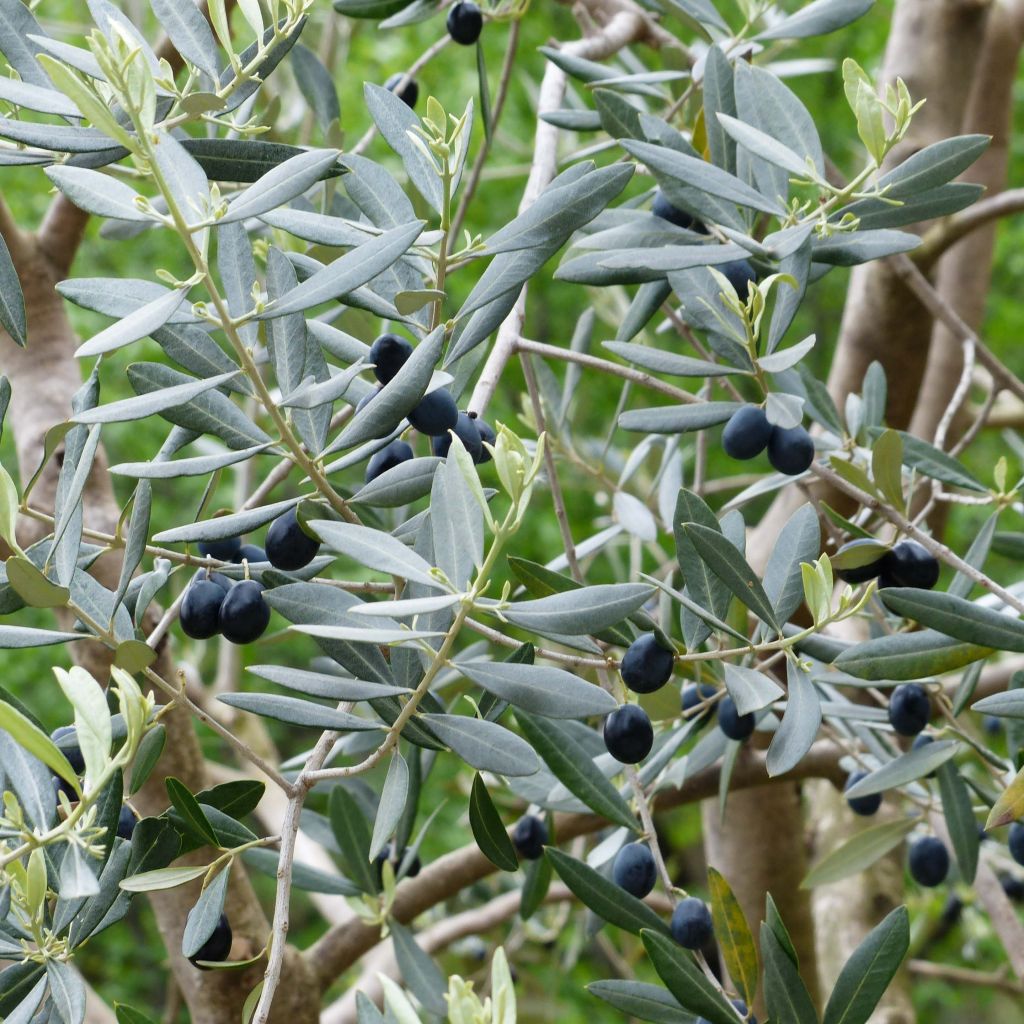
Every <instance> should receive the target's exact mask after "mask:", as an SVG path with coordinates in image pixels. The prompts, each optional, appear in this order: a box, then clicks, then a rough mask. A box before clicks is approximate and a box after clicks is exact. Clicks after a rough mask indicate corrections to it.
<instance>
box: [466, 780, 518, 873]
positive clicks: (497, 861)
mask: <svg viewBox="0 0 1024 1024" xmlns="http://www.w3.org/2000/svg"><path fill="white" fill-rule="evenodd" d="M469 825H470V828H471V829H472V830H473V838H474V839H475V840H476V845H477V846H479V847H480V850H481V852H482V853H483V855H484V856H485V857H486V858H487V859H488V860H489V861H490V862H491V863H492V864H493V865H494V866H495V867H497V868H500V869H501V870H502V871H515V870H517V869H518V867H519V859H518V857H516V850H515V847H514V846H513V845H512V840H511V839H509V836H508V832H507V831H506V830H505V825H504V823H503V822H502V820H501V816H500V815H499V814H498V809H497V808H496V807H495V806H494V802H493V801H492V800H491V796H490V794H489V793H488V792H487V786H486V785H485V783H484V780H483V779H482V778H481V776H480V774H479V773H477V775H475V776H474V777H473V788H472V790H471V792H470V796H469Z"/></svg>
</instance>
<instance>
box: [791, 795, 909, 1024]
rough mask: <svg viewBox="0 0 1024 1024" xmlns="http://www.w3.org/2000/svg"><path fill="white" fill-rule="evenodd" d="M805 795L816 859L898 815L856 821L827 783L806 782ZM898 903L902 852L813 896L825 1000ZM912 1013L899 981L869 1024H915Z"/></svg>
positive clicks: (821, 888) (900, 899) (899, 849)
mask: <svg viewBox="0 0 1024 1024" xmlns="http://www.w3.org/2000/svg"><path fill="white" fill-rule="evenodd" d="M806 785H807V795H808V801H809V803H810V805H811V806H812V807H813V808H814V814H813V818H812V820H813V826H814V831H813V844H814V849H815V856H816V857H817V858H820V857H822V856H823V855H824V854H825V853H828V852H829V851H830V850H833V849H835V848H836V847H837V846H839V845H840V843H843V842H845V841H847V840H849V839H850V838H851V837H852V836H853V835H855V834H856V832H857V831H863V829H865V828H869V827H870V826H872V825H877V824H879V822H880V821H881V820H885V818H886V817H888V818H889V819H893V818H895V817H897V816H898V814H899V811H898V810H897V809H896V808H895V807H893V808H890V809H889V810H888V813H887V809H886V807H885V806H884V805H883V809H882V811H881V812H880V813H879V814H878V815H876V816H875V817H874V818H870V819H868V818H858V817H857V816H856V815H854V813H853V812H852V811H851V810H850V809H849V807H847V805H846V801H845V800H844V799H843V795H842V793H840V792H839V790H838V789H836V787H835V786H834V785H832V783H831V782H825V781H816V780H811V781H809V782H808V783H807V784H806ZM902 902H903V847H902V846H899V847H897V849H896V851H895V852H894V853H891V854H888V855H887V856H885V857H883V858H882V859H881V860H880V861H877V862H876V863H875V864H873V865H872V866H871V867H870V868H869V869H868V870H867V871H861V872H858V873H857V874H855V875H852V876H851V877H850V878H845V879H843V880H842V881H841V882H834V883H833V884H832V885H823V886H819V887H818V888H816V889H815V890H814V904H813V906H814V926H815V934H816V936H817V942H816V945H817V952H818V973H819V976H820V979H821V988H822V991H823V992H824V993H825V994H826V995H827V994H828V993H829V992H830V991H831V990H832V987H833V986H834V985H835V982H836V979H837V978H838V977H839V972H840V971H841V970H842V968H843V964H845V963H846V961H847V959H848V958H849V956H850V954H851V953H852V952H853V951H854V950H855V949H856V948H857V946H859V945H860V943H861V942H862V941H863V939H864V937H865V936H866V935H867V933H868V932H869V931H871V929H872V928H874V927H875V925H876V924H878V922H879V921H881V920H882V918H883V917H885V915H886V914H888V913H889V911H891V910H893V909H895V908H896V907H898V906H899V905H900V904H901V903H902ZM916 1019H917V1018H916V1017H915V1015H914V1008H913V1005H912V1004H911V1002H910V993H909V989H908V987H907V986H906V984H901V983H900V980H899V978H897V980H896V981H895V982H894V983H893V984H892V985H890V986H889V988H888V989H887V990H886V993H885V995H884V996H883V997H882V1000H881V1002H880V1003H879V1004H878V1007H877V1008H876V1010H875V1012H874V1013H873V1014H872V1015H871V1018H870V1022H869V1024H915V1021H916Z"/></svg>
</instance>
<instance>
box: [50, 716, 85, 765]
mask: <svg viewBox="0 0 1024 1024" xmlns="http://www.w3.org/2000/svg"><path fill="white" fill-rule="evenodd" d="M68 736H70V737H74V739H73V741H70V742H65V743H61V742H60V741H61V740H62V739H65V737H68ZM50 739H51V740H53V742H54V743H56V744H57V746H58V747H60V752H61V753H62V754H63V755H64V756H65V757H66V758H67V760H68V764H69V765H71V768H72V770H73V771H74V773H75V774H76V775H81V774H82V772H84V771H85V758H84V757H83V756H82V748H81V747H80V746H79V745H78V733H76V732H75V727H74V726H73V725H61V726H59V727H58V728H56V729H54V730H53V732H51V733H50Z"/></svg>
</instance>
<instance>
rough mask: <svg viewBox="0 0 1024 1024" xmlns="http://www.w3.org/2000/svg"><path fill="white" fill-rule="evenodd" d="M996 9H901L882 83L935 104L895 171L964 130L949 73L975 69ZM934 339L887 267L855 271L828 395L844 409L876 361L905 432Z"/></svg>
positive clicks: (956, 2)
mask: <svg viewBox="0 0 1024 1024" xmlns="http://www.w3.org/2000/svg"><path fill="white" fill-rule="evenodd" d="M992 6H993V5H992V4H991V2H990V0H900V2H898V3H897V5H896V11H895V14H894V17H893V22H892V28H891V31H890V34H889V42H888V45H887V48H886V55H885V63H884V66H883V70H882V74H881V83H882V84H884V83H888V82H893V81H894V80H895V79H896V78H897V77H899V78H902V79H903V80H904V81H905V82H906V83H907V87H908V88H909V89H910V93H911V96H913V97H914V98H915V99H920V98H922V97H927V101H928V102H927V103H925V105H924V106H923V107H922V108H921V109H920V110H919V111H918V112H917V114H916V115H915V116H914V122H913V125H912V127H911V130H910V132H909V133H908V134H907V137H906V138H905V139H904V140H903V142H902V143H901V144H900V145H899V146H897V147H896V149H895V150H894V151H893V152H892V153H891V154H890V156H889V159H888V161H887V164H888V165H889V166H895V165H896V164H898V163H900V162H902V161H903V160H905V159H906V158H907V157H908V156H911V155H912V154H913V153H915V152H917V151H918V150H920V149H923V148H924V147H925V146H928V145H930V144H931V143H933V142H938V141H939V140H940V139H943V138H947V137H948V136H950V135H956V134H957V133H958V132H959V131H960V126H961V125H962V123H963V116H964V109H965V107H966V104H967V94H968V91H969V90H967V89H965V88H964V82H963V77H962V76H961V75H953V74H950V73H949V69H950V68H954V67H955V68H974V67H975V65H976V61H977V58H978V54H979V52H980V49H981V45H982V40H983V38H984V33H985V27H986V22H987V18H988V14H989V10H990V9H991V7H992ZM904 230H913V228H910V229H904ZM931 333H932V318H931V316H930V315H929V314H928V313H927V311H926V310H925V309H924V307H923V306H921V304H920V303H919V302H918V301H917V300H916V299H915V298H914V297H913V296H912V295H911V294H910V293H909V292H908V291H907V289H906V288H905V287H904V285H903V284H902V283H901V282H900V281H899V280H898V279H897V278H896V276H895V275H894V274H893V272H892V270H891V269H890V268H889V267H888V266H887V264H886V263H885V262H884V261H883V262H879V263H871V264H868V265H866V266H863V267H857V268H856V269H854V271H853V272H852V274H851V277H850V290H849V294H848V296H847V300H846V305H845V308H844V311H843V319H842V325H841V327H840V332H839V344H838V346H837V350H836V357H835V360H834V362H833V364H832V371H831V374H830V376H829V390H830V391H831V392H832V395H833V397H834V398H835V399H836V400H837V403H838V405H839V408H840V409H842V407H843V402H844V401H845V398H846V395H847V394H849V392H851V391H856V390H858V389H859V388H860V386H861V383H862V381H863V379H864V374H865V372H866V371H867V368H868V367H869V366H870V365H871V363H872V362H874V361H875V360H877V361H878V362H880V363H881V364H882V365H883V366H884V367H885V370H886V373H887V374H888V378H889V381H890V382H891V386H890V388H889V401H888V408H887V410H886V416H887V419H888V422H889V425H890V426H892V427H897V428H900V429H903V428H906V426H907V425H908V424H909V422H910V418H911V416H912V415H913V412H914V406H915V404H916V401H917V393H918V388H919V386H920V384H921V380H922V377H923V375H924V370H925V363H926V360H927V358H928V346H929V343H930V341H931Z"/></svg>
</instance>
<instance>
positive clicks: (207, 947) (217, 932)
mask: <svg viewBox="0 0 1024 1024" xmlns="http://www.w3.org/2000/svg"><path fill="white" fill-rule="evenodd" d="M232 939H233V936H232V934H231V925H230V924H229V923H228V918H227V915H226V914H221V915H220V920H219V921H218V922H217V927H216V928H214V929H213V933H212V934H211V935H210V937H209V938H208V939H207V940H206V941H205V942H204V943H203V944H202V946H200V947H199V949H198V951H197V952H196V954H195V955H194V956H190V957H189V958H188V962H189V963H190V964H191V965H192V966H193V967H198V968H199V970H201V971H208V970H210V968H209V967H202V966H200V961H202V960H205V961H207V962H208V963H217V964H219V963H223V962H224V961H225V960H227V958H228V954H229V953H230V952H231V942H232Z"/></svg>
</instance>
